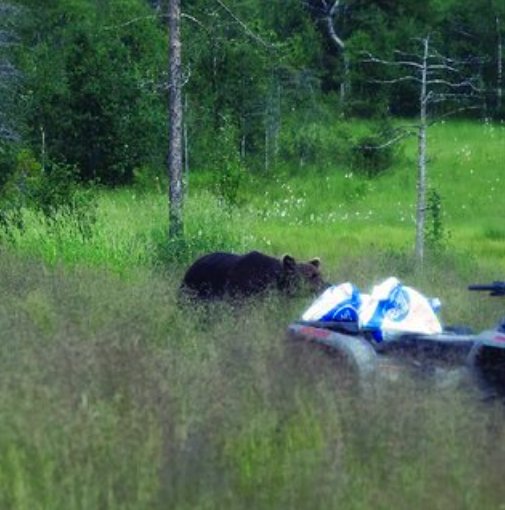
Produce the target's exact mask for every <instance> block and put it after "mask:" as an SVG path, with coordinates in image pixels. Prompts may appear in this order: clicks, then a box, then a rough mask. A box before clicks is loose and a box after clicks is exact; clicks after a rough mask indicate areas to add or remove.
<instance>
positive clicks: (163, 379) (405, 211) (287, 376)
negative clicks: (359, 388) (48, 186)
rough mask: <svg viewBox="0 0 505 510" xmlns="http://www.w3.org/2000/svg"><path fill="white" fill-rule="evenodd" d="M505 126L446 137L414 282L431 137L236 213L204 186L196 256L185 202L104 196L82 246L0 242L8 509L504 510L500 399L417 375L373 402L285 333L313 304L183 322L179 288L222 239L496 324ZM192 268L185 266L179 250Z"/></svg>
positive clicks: (460, 128)
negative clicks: (392, 282) (419, 161)
mask: <svg viewBox="0 0 505 510" xmlns="http://www.w3.org/2000/svg"><path fill="white" fill-rule="evenodd" d="M504 142H505V126H503V125H490V124H481V123H470V122H453V123H450V124H445V125H440V126H437V127H433V128H432V129H431V132H430V155H431V161H430V173H431V185H432V186H433V187H434V188H435V189H436V190H437V191H438V192H439V193H440V196H441V203H442V211H443V216H442V222H443V226H444V229H445V230H446V232H448V234H447V236H446V237H445V238H444V242H445V245H444V247H443V249H440V250H438V251H437V252H436V253H435V254H434V255H432V256H430V257H429V258H428V260H427V264H426V268H425V270H424V272H423V273H418V272H416V271H415V270H414V265H413V259H412V245H413V240H414V223H413V214H414V204H413V198H414V194H415V189H414V188H415V140H411V141H409V142H408V143H407V145H406V146H405V148H404V151H403V154H402V156H401V157H400V158H399V159H398V161H397V163H396V164H395V166H394V168H392V169H391V170H390V171H388V172H386V173H384V174H383V175H382V176H380V177H379V178H377V179H375V180H372V181H370V180H367V179H365V178H363V177H360V176H359V175H356V173H355V172H353V171H351V170H350V169H347V168H338V167H337V168H334V169H325V170H324V171H323V170H320V169H317V168H312V167H310V168H302V169H299V170H297V171H293V172H291V173H289V174H288V173H286V175H284V176H276V177H275V178H273V177H270V176H256V177H255V179H253V180H248V181H247V185H246V186H244V188H243V189H242V190H241V192H240V199H241V202H239V206H237V207H233V208H230V207H225V206H223V204H221V203H220V202H219V200H217V199H216V197H215V196H214V195H213V194H212V193H210V192H209V189H208V182H209V176H208V175H205V174H194V175H192V177H191V181H190V188H189V189H190V197H189V200H188V203H187V207H186V211H185V218H186V234H187V241H186V244H185V245H184V246H173V247H171V246H169V245H167V243H166V238H165V232H166V228H167V207H166V197H165V195H164V194H163V193H161V192H158V191H154V190H153V191H146V190H139V189H135V188H132V189H126V190H124V189H123V190H118V191H113V192H111V191H108V192H105V191H103V192H100V194H99V197H98V206H97V207H98V208H97V222H96V224H95V225H94V226H93V227H92V235H91V236H90V237H88V238H85V239H83V237H82V235H81V233H80V231H79V230H78V228H77V227H76V226H75V224H73V223H72V221H71V220H69V219H68V218H64V219H63V221H62V222H60V223H59V224H57V225H52V226H50V227H48V226H47V224H46V223H45V222H44V221H43V220H42V219H41V218H40V217H38V216H36V215H34V214H28V213H27V215H26V222H27V229H26V231H25V232H24V233H21V232H16V231H13V232H11V235H10V238H5V239H4V241H3V243H2V244H3V245H2V246H1V247H0V289H1V292H2V299H1V301H0V346H1V347H0V414H1V416H0V509H2V510H3V509H6V510H7V509H9V510H10V509H16V510H18V509H19V510H24V509H29V510H32V509H44V510H45V509H50V510H58V509H60V508H61V509H65V510H72V509H90V510H91V509H93V510H95V509H97V508H103V509H129V508H131V509H135V510H138V509H166V508H170V509H214V508H216V509H217V508H219V509H222V508H233V509H240V508H244V509H246V508H254V509H259V508H265V509H266V508H300V509H302V508H303V509H305V508H325V509H326V508H349V509H368V508H374V509H377V508H378V509H385V510H386V509H391V508H409V509H410V508H412V509H416V508H419V509H425V508H434V509H438V508H440V509H444V510H445V509H463V508H465V509H466V508H468V509H474V508H475V509H483V508H485V509H496V508H501V507H503V506H504V505H505V488H504V486H503V475H504V474H505V469H504V467H503V466H504V465H505V464H504V460H505V425H504V423H505V421H504V409H503V406H502V404H499V403H494V404H483V403H481V402H478V401H477V400H475V399H474V398H473V396H472V395H470V394H469V393H467V392H465V391H463V390H462V389H461V390H458V389H454V388H452V389H451V388H447V389H438V390H435V389H433V388H430V387H429V386H426V385H424V384H421V383H418V382H416V381H412V380H409V379H405V380H402V381H400V382H398V383H391V384H390V385H388V384H386V385H384V387H381V388H378V389H377V394H376V395H375V398H373V399H370V398H368V399H364V398H360V397H359V395H356V392H355V391H354V390H353V388H352V386H351V387H350V385H349V381H348V380H347V379H346V378H344V377H341V376H339V374H338V373H337V372H336V370H335V367H334V365H333V364H332V362H331V360H330V359H329V358H327V357H325V356H324V355H322V354H321V353H318V352H313V351H309V350H301V349H299V348H298V347H299V346H296V347H295V346H293V345H290V344H289V343H287V342H286V341H285V328H286V325H287V324H288V323H289V322H290V321H291V320H293V319H294V318H297V317H298V316H299V315H300V313H301V311H302V310H303V309H304V308H305V307H306V306H307V305H308V303H309V302H310V299H309V300H307V298H303V297H300V298H297V299H292V300H288V301H286V300H282V299H280V298H279V297H278V296H271V297H270V298H268V299H265V300H262V301H258V302H255V303H250V304H248V305H247V306H245V307H244V308H242V309H240V310H238V311H237V310H231V309H230V308H229V307H227V306H226V305H224V304H216V305H214V306H212V307H211V308H210V309H201V310H191V311H189V310H185V309H181V308H180V307H178V306H177V305H176V289H177V286H178V284H179V281H180V278H181V275H182V273H183V271H184V267H185V265H186V264H187V263H188V261H189V260H190V259H191V258H193V257H195V256H196V255H198V254H199V253H202V252H204V251H207V250H210V249H234V250H246V249H251V248H257V249H262V250H265V251H267V252H270V253H272V254H277V255H280V254H282V253H284V252H290V253H292V254H293V255H294V256H296V257H298V258H308V257H312V256H314V255H319V256H321V258H322V260H323V264H324V268H325V271H326V274H327V275H328V278H329V279H330V280H331V281H335V282H340V281H344V280H350V281H354V282H356V283H358V284H359V285H361V286H363V287H368V286H369V285H371V284H372V283H375V282H376V281H378V280H379V279H381V278H382V277H385V276H389V275H396V276H399V277H401V278H402V279H403V280H404V281H405V282H406V283H409V284H412V285H414V286H416V287H418V288H420V289H421V290H422V291H423V292H425V293H426V294H430V295H437V296H439V297H440V298H441V300H442V303H443V311H442V316H443V319H444V321H446V322H449V323H454V322H458V323H463V324H470V325H472V326H474V327H475V328H479V327H484V326H486V325H489V324H491V323H492V322H493V321H495V320H496V319H497V318H498V317H499V316H500V314H501V313H502V308H503V303H501V305H500V303H499V302H497V301H493V300H491V299H489V298H486V297H481V296H475V295H469V293H466V292H465V290H464V289H465V287H466V285H467V284H468V283H471V282H474V281H477V280H481V281H484V280H489V279H499V278H501V279H503V278H504V272H505V257H504V249H505V227H504V226H503V222H502V219H503V217H504V213H505V210H504V208H505V206H504V202H503V200H500V198H501V197H500V196H499V194H498V193H499V189H500V179H501V178H502V177H501V169H502V167H503V162H504V161H505V143H504ZM177 257H178V258H177Z"/></svg>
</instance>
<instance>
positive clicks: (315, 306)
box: [302, 277, 442, 342]
mask: <svg viewBox="0 0 505 510" xmlns="http://www.w3.org/2000/svg"><path fill="white" fill-rule="evenodd" d="M439 306H440V302H439V301H438V300H437V299H429V298H426V297H425V296H423V295H422V294H421V293H420V292H418V291H417V290H415V289H413V288H411V287H407V286H405V285H403V284H402V283H401V282H400V281H399V280H398V279H397V278H394V277H391V278H388V279H386V280H385V281H383V282H382V283H381V284H379V285H376V286H375V287H373V289H372V292H371V293H370V294H363V293H361V292H360V290H359V289H358V288H357V287H356V286H354V285H353V284H352V283H343V284H340V285H334V286H332V287H329V288H328V289H326V290H325V291H324V292H323V293H322V294H321V295H320V296H319V297H318V298H317V299H316V300H315V301H314V302H313V303H312V305H311V306H310V307H309V308H308V309H307V310H306V311H305V312H304V313H303V315H302V319H303V320H305V321H322V322H327V321H338V322H357V323H358V324H359V327H360V329H362V330H364V331H369V332H370V333H371V334H372V337H373V338H374V339H375V340H376V341H378V342H382V341H389V340H393V339H394V338H395V337H397V336H398V335H400V334H405V333H417V334H425V335H431V334H436V333H441V332H442V326H441V324H440V321H439V320H438V317H437V315H436V311H438V308H439Z"/></svg>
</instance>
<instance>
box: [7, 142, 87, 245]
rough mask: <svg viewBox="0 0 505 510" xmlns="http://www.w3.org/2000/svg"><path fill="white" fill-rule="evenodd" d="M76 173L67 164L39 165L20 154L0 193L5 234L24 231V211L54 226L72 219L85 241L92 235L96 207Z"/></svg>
mask: <svg viewBox="0 0 505 510" xmlns="http://www.w3.org/2000/svg"><path fill="white" fill-rule="evenodd" d="M77 173H78V172H77V169H76V168H75V167H73V166H70V165H67V164H61V163H56V162H52V161H50V162H48V163H47V164H45V165H44V166H42V164H41V163H39V162H38V161H37V160H36V159H35V158H34V156H33V154H32V153H31V152H30V151H29V150H21V151H20V152H19V153H18V155H17V158H16V163H15V167H14V170H13V172H12V175H11V176H10V177H9V179H8V180H7V182H6V183H5V184H4V186H3V187H2V189H1V193H0V226H1V227H2V229H3V230H4V232H9V230H11V229H12V228H16V229H18V230H23V228H24V221H23V210H24V209H32V210H35V211H38V212H41V213H42V215H43V216H44V218H45V220H46V222H47V223H48V224H49V225H51V224H53V225H54V224H55V223H56V222H57V221H58V220H59V219H60V218H61V217H62V216H63V217H65V216H66V217H72V218H73V219H74V220H75V224H76V226H77V228H78V230H79V231H80V233H81V234H82V235H83V236H84V237H89V236H90V235H91V225H92V224H93V223H94V222H95V219H96V218H95V203H94V200H93V198H92V195H91V193H90V192H89V191H87V190H83V189H82V188H81V187H80V186H79V184H78V181H77Z"/></svg>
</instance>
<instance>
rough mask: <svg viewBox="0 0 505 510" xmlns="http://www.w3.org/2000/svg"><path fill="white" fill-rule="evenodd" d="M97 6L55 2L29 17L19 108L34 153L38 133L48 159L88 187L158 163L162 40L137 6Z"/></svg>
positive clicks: (134, 0) (135, 0)
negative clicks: (74, 171) (75, 172)
mask: <svg viewBox="0 0 505 510" xmlns="http://www.w3.org/2000/svg"><path fill="white" fill-rule="evenodd" d="M26 3H27V4H28V6H30V7H31V4H30V2H29V1H28V0H27V1H26ZM33 7H34V8H35V6H33ZM103 7H104V6H102V5H101V3H96V4H95V3H93V2H71V3H69V2H68V1H65V0H58V1H56V2H53V3H51V4H50V5H48V6H47V7H46V8H44V9H42V10H40V9H39V4H38V3H37V5H36V8H37V12H36V13H35V12H31V11H28V15H27V17H26V20H27V23H26V26H25V38H26V42H27V44H28V45H30V46H31V48H30V51H29V52H25V53H23V54H22V55H21V60H22V67H23V70H24V72H25V88H24V94H23V96H22V101H23V103H24V108H25V111H26V124H27V126H28V128H27V136H28V137H29V139H30V140H31V143H32V144H33V145H34V146H37V145H38V144H39V141H40V130H41V129H42V130H43V131H44V133H45V143H46V145H47V152H48V154H49V156H50V158H52V159H55V160H59V161H66V162H67V163H68V164H71V165H77V167H78V168H79V172H80V175H81V177H82V178H84V179H86V180H94V181H100V182H102V183H106V184H121V183H127V182H131V180H132V177H133V170H134V168H136V167H139V166H140V165H160V164H161V162H162V161H163V151H162V147H163V146H164V138H165V136H166V118H165V111H166V110H165V106H164V105H165V101H164V97H163V96H162V94H161V93H160V90H161V88H162V87H163V85H162V81H163V80H164V78H163V75H162V73H163V71H164V67H165V55H166V40H165V39H166V38H165V34H164V33H163V31H162V29H161V27H160V26H158V25H157V24H155V23H152V22H151V21H150V20H149V17H148V15H149V14H150V13H151V12H150V10H149V8H148V6H147V5H145V3H144V2H141V1H140V0H128V1H127V2H125V1H118V0H111V1H108V2H107V3H106V6H105V8H103ZM39 11H40V12H39ZM137 18H138V21H137V22H132V23H130V21H131V20H132V19H134V20H135V19H137Z"/></svg>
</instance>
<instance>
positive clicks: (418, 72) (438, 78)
mask: <svg viewBox="0 0 505 510" xmlns="http://www.w3.org/2000/svg"><path fill="white" fill-rule="evenodd" d="M419 43H420V45H421V52H420V53H416V54H409V53H405V52H402V51H399V50H396V51H395V55H396V56H397V57H398V58H397V59H395V60H384V59H380V58H377V57H376V56H374V55H372V54H370V53H368V54H367V58H366V59H365V60H364V61H365V62H369V63H373V64H378V65H382V66H386V67H388V68H395V67H399V68H401V69H402V70H403V74H402V75H400V76H398V77H395V78H392V79H389V80H376V83H382V84H396V83H400V82H412V83H414V84H415V85H416V86H417V87H418V93H419V96H418V97H419V99H418V107H419V123H418V125H417V126H415V127H416V131H417V141H418V149H417V181H416V236H415V256H416V260H417V262H418V266H419V267H422V265H423V261H424V252H425V224H426V193H427V180H428V175H427V162H428V157H427V150H428V137H427V134H428V127H429V125H431V124H432V123H433V122H434V121H435V120H436V119H434V118H430V113H431V110H432V107H433V106H434V105H436V104H440V103H448V102H451V103H453V104H456V105H457V106H456V108H455V109H453V110H450V111H447V112H446V113H445V114H444V117H445V116H447V115H450V114H453V113H456V112H458V111H463V110H466V109H468V108H475V107H476V106H474V105H468V104H466V105H463V102H464V101H467V100H468V99H474V98H476V97H478V96H479V94H480V92H481V90H480V89H479V88H478V87H477V86H476V84H475V80H474V79H473V78H470V77H467V78H465V74H466V73H465V72H464V68H465V64H468V63H469V61H456V60H454V59H451V58H448V57H445V56H443V55H441V54H440V53H438V52H437V51H436V49H434V48H433V47H432V45H431V37H430V35H427V36H426V37H424V38H422V39H420V40H419ZM408 134H412V133H411V130H409V129H406V130H400V134H399V135H398V136H397V137H395V138H394V139H392V140H391V141H389V142H387V143H386V144H384V145H383V146H381V147H377V149H380V148H383V147H385V146H386V145H390V144H392V143H395V142H396V141H398V140H399V139H400V138H402V137H404V136H407V135H408Z"/></svg>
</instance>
